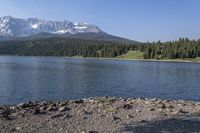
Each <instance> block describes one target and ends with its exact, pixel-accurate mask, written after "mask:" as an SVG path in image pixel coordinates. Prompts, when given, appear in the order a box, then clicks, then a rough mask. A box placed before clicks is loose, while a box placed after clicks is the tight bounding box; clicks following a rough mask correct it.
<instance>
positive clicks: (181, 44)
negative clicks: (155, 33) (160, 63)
mask: <svg viewBox="0 0 200 133" xmlns="http://www.w3.org/2000/svg"><path fill="white" fill-rule="evenodd" d="M143 52H144V58H145V59H165V58H166V59H177V58H196V57H200V40H189V39H188V38H180V39H179V40H178V41H170V42H165V43H161V42H160V41H158V42H153V43H147V46H145V50H144V51H143Z"/></svg>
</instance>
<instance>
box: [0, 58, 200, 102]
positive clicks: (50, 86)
mask: <svg viewBox="0 0 200 133" xmlns="http://www.w3.org/2000/svg"><path fill="white" fill-rule="evenodd" d="M94 96H117V97H158V98H167V99H189V100H197V101H200V64H197V63H196V64H195V63H172V62H171V63H170V62H146V61H119V60H100V59H71V58H70V59H69V58H59V57H55V58H54V57H13V56H0V104H14V103H20V102H25V101H30V100H33V101H40V100H62V99H77V98H87V97H94Z"/></svg>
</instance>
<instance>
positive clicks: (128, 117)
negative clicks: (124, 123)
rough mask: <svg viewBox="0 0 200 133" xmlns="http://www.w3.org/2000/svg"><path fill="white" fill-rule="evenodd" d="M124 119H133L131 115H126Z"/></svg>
mask: <svg viewBox="0 0 200 133" xmlns="http://www.w3.org/2000/svg"><path fill="white" fill-rule="evenodd" d="M126 118H127V119H130V118H134V116H133V115H127V116H126Z"/></svg>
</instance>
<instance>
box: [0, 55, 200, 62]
mask: <svg viewBox="0 0 200 133" xmlns="http://www.w3.org/2000/svg"><path fill="white" fill-rule="evenodd" d="M2 56H8V57H9V56H13V57H47V58H69V59H99V60H118V61H146V62H172V63H200V60H199V61H198V60H197V61H192V60H187V59H185V60H184V59H161V60H156V59H122V58H116V57H115V58H102V57H100V58H96V57H68V56H18V55H0V57H2Z"/></svg>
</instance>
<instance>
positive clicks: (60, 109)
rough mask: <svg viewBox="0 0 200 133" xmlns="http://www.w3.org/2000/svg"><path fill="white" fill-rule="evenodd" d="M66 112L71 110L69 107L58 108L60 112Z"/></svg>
mask: <svg viewBox="0 0 200 133" xmlns="http://www.w3.org/2000/svg"><path fill="white" fill-rule="evenodd" d="M66 110H69V109H68V108H67V107H65V106H61V107H59V108H58V111H59V112H64V111H66Z"/></svg>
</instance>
